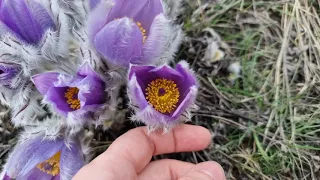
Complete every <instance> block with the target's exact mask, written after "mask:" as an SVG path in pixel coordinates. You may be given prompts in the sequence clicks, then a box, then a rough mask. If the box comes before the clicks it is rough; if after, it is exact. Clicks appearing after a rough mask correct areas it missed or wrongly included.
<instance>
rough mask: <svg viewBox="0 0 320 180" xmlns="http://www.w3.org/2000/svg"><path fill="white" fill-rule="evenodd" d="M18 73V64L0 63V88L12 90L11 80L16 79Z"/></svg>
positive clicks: (19, 69) (19, 70) (19, 68)
mask: <svg viewBox="0 0 320 180" xmlns="http://www.w3.org/2000/svg"><path fill="white" fill-rule="evenodd" d="M20 72H21V67H20V66H19V65H18V64H14V63H7V62H0V86H5V87H7V88H12V87H13V84H12V83H13V80H14V79H15V78H17V76H18V75H19V73H20Z"/></svg>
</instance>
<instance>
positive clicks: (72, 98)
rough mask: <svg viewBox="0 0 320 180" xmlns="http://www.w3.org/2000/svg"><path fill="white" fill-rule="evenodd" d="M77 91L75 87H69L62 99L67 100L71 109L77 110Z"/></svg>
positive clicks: (78, 103)
mask: <svg viewBox="0 0 320 180" xmlns="http://www.w3.org/2000/svg"><path fill="white" fill-rule="evenodd" d="M78 93H79V89H78V88H76V87H69V88H68V89H67V91H66V93H65V94H64V97H65V98H66V99H67V103H68V104H69V105H70V108H71V109H74V110H77V109H80V107H81V106H80V100H79V99H78Z"/></svg>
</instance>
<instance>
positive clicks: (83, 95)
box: [77, 76, 106, 106]
mask: <svg viewBox="0 0 320 180" xmlns="http://www.w3.org/2000/svg"><path fill="white" fill-rule="evenodd" d="M77 87H78V88H79V90H80V91H79V94H78V98H79V100H80V101H82V102H84V104H83V105H81V106H86V105H94V104H103V103H105V102H106V92H105V89H106V87H105V83H104V82H103V81H102V80H100V79H97V78H95V77H93V76H87V77H86V78H84V79H83V80H82V81H81V82H80V83H79V84H78V85H77Z"/></svg>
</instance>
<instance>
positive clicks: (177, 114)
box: [128, 61, 198, 129]
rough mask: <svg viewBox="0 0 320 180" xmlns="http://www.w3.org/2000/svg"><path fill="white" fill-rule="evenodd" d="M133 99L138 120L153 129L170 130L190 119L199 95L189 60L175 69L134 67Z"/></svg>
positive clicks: (131, 91) (131, 80)
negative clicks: (190, 111)
mask: <svg viewBox="0 0 320 180" xmlns="http://www.w3.org/2000/svg"><path fill="white" fill-rule="evenodd" d="M128 86H129V96H130V99H131V103H132V106H133V107H135V108H137V111H136V114H135V116H134V120H137V121H142V122H144V123H145V124H147V125H148V126H149V127H151V128H159V127H164V128H165V129H170V128H171V127H172V126H174V125H176V124H177V123H179V122H181V121H184V120H188V119H187V118H189V117H185V116H188V115H189V112H188V111H189V108H190V107H192V105H193V103H194V101H195V98H196V96H197V91H198V85H197V80H196V78H195V75H194V74H193V72H192V71H191V70H190V69H189V66H188V64H187V63H186V62H185V61H182V62H180V63H179V64H177V66H176V68H175V69H172V68H171V67H169V66H167V65H164V66H162V67H154V66H134V65H133V66H131V67H130V71H129V84H128Z"/></svg>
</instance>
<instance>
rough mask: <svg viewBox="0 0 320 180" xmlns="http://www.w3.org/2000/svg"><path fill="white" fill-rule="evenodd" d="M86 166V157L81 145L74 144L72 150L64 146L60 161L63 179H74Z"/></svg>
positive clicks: (71, 146)
mask: <svg viewBox="0 0 320 180" xmlns="http://www.w3.org/2000/svg"><path fill="white" fill-rule="evenodd" d="M84 164H85V162H84V155H83V153H82V150H81V147H80V145H78V144H75V143H72V144H71V145H70V148H68V147H67V146H64V147H63V148H62V151H61V159H60V168H61V169H60V170H61V173H60V176H61V179H72V177H73V176H74V175H75V174H76V173H77V172H78V171H79V170H80V169H81V168H82V167H83V166H84Z"/></svg>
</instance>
